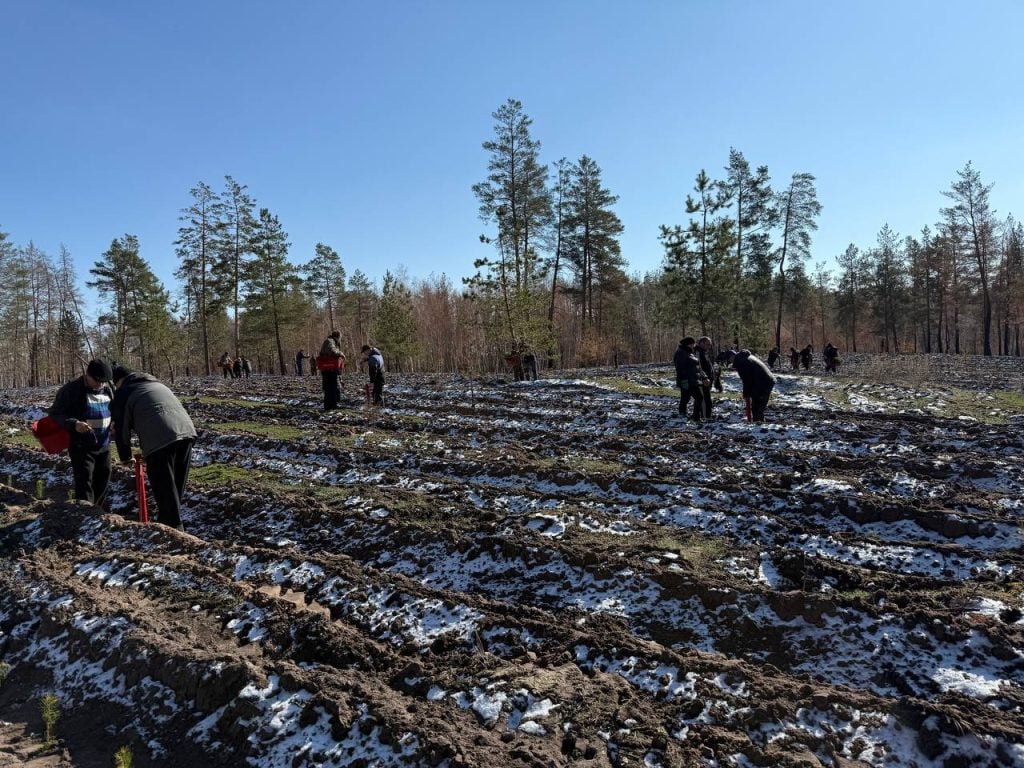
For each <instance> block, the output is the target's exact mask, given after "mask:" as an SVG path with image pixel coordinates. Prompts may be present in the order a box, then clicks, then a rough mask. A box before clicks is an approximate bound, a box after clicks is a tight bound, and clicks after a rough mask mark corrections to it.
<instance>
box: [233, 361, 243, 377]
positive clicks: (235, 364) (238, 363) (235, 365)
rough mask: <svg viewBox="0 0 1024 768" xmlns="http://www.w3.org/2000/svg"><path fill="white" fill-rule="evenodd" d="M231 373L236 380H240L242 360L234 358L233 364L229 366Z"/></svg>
mask: <svg viewBox="0 0 1024 768" xmlns="http://www.w3.org/2000/svg"><path fill="white" fill-rule="evenodd" d="M231 373H232V374H233V375H234V377H235V378H236V379H240V378H242V358H241V357H236V358H235V362H233V363H232V364H231Z"/></svg>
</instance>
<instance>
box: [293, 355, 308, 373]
mask: <svg viewBox="0 0 1024 768" xmlns="http://www.w3.org/2000/svg"><path fill="white" fill-rule="evenodd" d="M307 357H308V355H307V354H306V350H304V349H300V350H299V351H298V352H296V353H295V375H296V376H302V375H303V370H304V368H303V366H304V365H305V362H306V358H307Z"/></svg>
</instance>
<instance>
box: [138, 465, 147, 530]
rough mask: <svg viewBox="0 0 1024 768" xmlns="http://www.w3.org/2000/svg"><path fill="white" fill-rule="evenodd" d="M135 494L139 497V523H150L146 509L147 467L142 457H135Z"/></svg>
mask: <svg viewBox="0 0 1024 768" xmlns="http://www.w3.org/2000/svg"><path fill="white" fill-rule="evenodd" d="M135 492H136V493H137V494H138V495H139V522H140V523H148V522H149V511H148V510H147V509H146V465H145V464H144V463H143V461H142V457H141V456H136V457H135Z"/></svg>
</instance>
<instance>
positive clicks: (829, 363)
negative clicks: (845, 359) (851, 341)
mask: <svg viewBox="0 0 1024 768" xmlns="http://www.w3.org/2000/svg"><path fill="white" fill-rule="evenodd" d="M821 356H822V357H823V358H824V359H825V373H838V372H839V350H838V349H836V348H835V347H834V346H832V342H831V341H830V342H828V343H827V344H825V349H823V350H822V352H821Z"/></svg>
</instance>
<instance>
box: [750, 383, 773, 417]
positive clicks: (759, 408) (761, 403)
mask: <svg viewBox="0 0 1024 768" xmlns="http://www.w3.org/2000/svg"><path fill="white" fill-rule="evenodd" d="M771 396H772V391H771V390H770V389H769V390H768V391H767V392H765V393H764V394H763V395H754V396H753V397H751V398H750V414H751V417H752V418H753V420H754V421H755V422H757V423H758V424H760V423H762V422H764V411H765V408H767V407H768V398H770V397H771Z"/></svg>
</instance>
